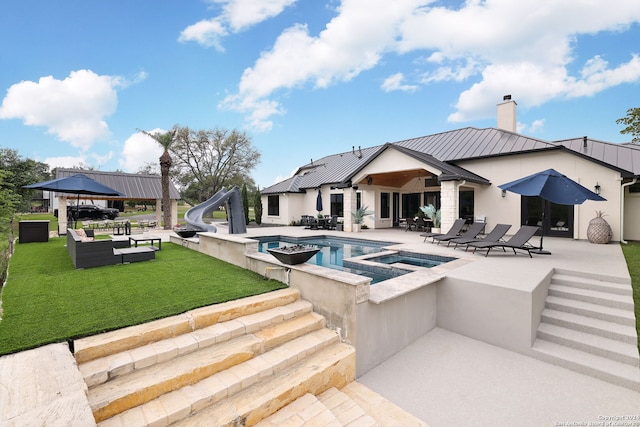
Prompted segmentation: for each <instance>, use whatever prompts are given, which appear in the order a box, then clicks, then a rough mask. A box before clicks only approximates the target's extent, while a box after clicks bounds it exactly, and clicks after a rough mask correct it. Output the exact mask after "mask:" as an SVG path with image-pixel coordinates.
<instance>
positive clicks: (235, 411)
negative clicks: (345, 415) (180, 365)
mask: <svg viewBox="0 0 640 427" xmlns="http://www.w3.org/2000/svg"><path fill="white" fill-rule="evenodd" d="M354 379H355V349H354V348H353V347H351V346H349V345H347V344H344V343H335V344H333V345H331V346H329V347H327V348H324V349H322V350H321V351H319V352H317V353H315V354H312V355H309V356H308V357H306V358H303V359H302V360H300V361H298V362H297V363H295V364H294V365H292V366H290V367H288V368H287V369H285V370H283V371H281V372H280V373H278V374H277V375H275V376H274V377H272V378H270V379H269V381H261V382H258V383H256V384H254V385H253V386H251V387H249V388H247V389H244V390H242V391H240V392H239V393H237V394H234V395H232V396H229V397H228V398H226V399H223V400H221V401H219V402H217V403H215V404H214V405H211V406H209V407H207V408H205V409H203V410H201V411H199V412H197V413H195V414H193V415H192V416H191V417H189V418H185V419H183V420H181V421H178V422H176V423H175V424H173V425H175V426H190V427H192V426H227V425H247V426H252V425H255V424H256V423H258V422H259V421H261V420H263V419H264V418H266V417H268V416H270V415H272V414H274V413H275V412H277V411H278V410H279V409H281V408H283V407H284V406H286V405H288V404H289V403H291V402H293V401H295V400H296V399H298V398H299V397H301V396H303V395H305V394H307V393H311V394H313V395H318V394H320V393H322V392H324V391H325V390H327V389H329V388H331V387H337V388H342V387H344V386H345V385H346V384H347V383H349V382H351V381H353V380H354Z"/></svg>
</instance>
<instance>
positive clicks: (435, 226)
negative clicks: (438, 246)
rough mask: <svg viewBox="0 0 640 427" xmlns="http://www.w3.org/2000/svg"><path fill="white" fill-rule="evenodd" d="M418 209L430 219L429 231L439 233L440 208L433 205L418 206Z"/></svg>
mask: <svg viewBox="0 0 640 427" xmlns="http://www.w3.org/2000/svg"><path fill="white" fill-rule="evenodd" d="M420 210H421V211H422V212H423V213H424V214H425V215H426V216H427V218H429V220H431V224H432V226H431V232H432V233H440V224H441V219H442V217H441V215H442V213H441V212H440V209H436V207H435V206H433V205H427V206H420Z"/></svg>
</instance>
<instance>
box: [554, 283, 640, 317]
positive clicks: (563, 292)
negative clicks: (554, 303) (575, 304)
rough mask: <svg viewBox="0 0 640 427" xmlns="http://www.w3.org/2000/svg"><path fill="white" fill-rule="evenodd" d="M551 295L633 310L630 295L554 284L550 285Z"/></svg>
mask: <svg viewBox="0 0 640 427" xmlns="http://www.w3.org/2000/svg"><path fill="white" fill-rule="evenodd" d="M549 295H551V296H555V297H561V298H567V299H574V300H577V301H583V302H588V303H592V304H598V305H603V306H606V307H612V308H618V309H621V310H631V311H633V298H632V297H631V296H629V295H618V294H612V293H609V292H601V291H594V290H591V289H580V288H574V287H571V286H561V285H553V284H552V285H550V286H549Z"/></svg>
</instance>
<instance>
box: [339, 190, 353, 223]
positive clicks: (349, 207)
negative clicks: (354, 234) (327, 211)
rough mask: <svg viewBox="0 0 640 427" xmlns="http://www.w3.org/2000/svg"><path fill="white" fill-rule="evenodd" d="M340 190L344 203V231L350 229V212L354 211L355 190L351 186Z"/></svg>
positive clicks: (351, 221) (351, 218) (351, 219)
mask: <svg viewBox="0 0 640 427" xmlns="http://www.w3.org/2000/svg"><path fill="white" fill-rule="evenodd" d="M342 192H343V194H344V197H343V199H342V201H343V203H344V206H343V211H344V231H352V230H351V226H352V225H353V216H352V215H351V213H352V212H355V211H356V190H354V189H353V188H345V189H344V190H342Z"/></svg>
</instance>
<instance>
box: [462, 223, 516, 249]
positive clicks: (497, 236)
mask: <svg viewBox="0 0 640 427" xmlns="http://www.w3.org/2000/svg"><path fill="white" fill-rule="evenodd" d="M510 228H511V224H497V225H496V226H495V227H493V230H491V231H490V232H489V233H488V234H487V235H486V236H484V238H482V239H480V238H476V237H457V238H455V239H451V240H449V243H455V246H454V247H453V248H454V249H455V248H457V247H458V245H465V248H464V250H465V251H466V250H467V249H468V248H469V243H472V242H502V241H503V240H502V238H503V237H504V235H505V234H507V231H509V229H510ZM503 249H504V248H503Z"/></svg>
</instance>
